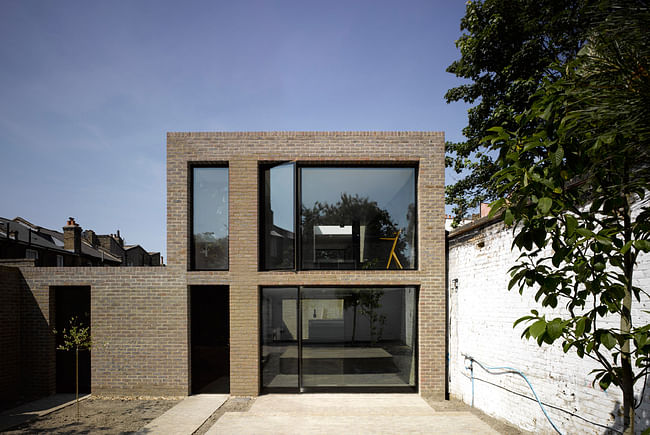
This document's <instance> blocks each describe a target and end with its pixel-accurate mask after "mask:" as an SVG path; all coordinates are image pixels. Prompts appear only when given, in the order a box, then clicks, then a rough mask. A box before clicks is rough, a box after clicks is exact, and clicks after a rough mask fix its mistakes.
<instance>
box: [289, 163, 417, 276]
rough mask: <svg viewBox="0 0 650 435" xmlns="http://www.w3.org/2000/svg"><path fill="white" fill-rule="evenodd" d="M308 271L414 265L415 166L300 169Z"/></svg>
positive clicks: (304, 265) (404, 267)
mask: <svg viewBox="0 0 650 435" xmlns="http://www.w3.org/2000/svg"><path fill="white" fill-rule="evenodd" d="M300 171H301V231H302V233H301V235H302V240H301V246H302V255H301V257H302V258H301V260H302V262H301V265H302V267H303V268H304V269H414V268H415V264H416V258H415V228H416V227H415V218H416V206H415V169H414V168H369V167H366V168H330V167H320V168H313V167H305V168H301V169H300Z"/></svg>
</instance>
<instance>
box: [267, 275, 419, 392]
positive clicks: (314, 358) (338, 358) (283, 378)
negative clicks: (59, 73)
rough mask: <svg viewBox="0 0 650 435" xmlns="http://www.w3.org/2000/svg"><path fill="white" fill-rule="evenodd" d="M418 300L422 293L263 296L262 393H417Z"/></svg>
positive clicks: (387, 290) (374, 290)
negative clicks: (292, 390) (274, 390)
mask: <svg viewBox="0 0 650 435" xmlns="http://www.w3.org/2000/svg"><path fill="white" fill-rule="evenodd" d="M298 293H299V298H298V300H296V296H297V294H298ZM416 293H417V292H416V288H415V287H360V288H359V287H302V288H300V289H299V290H298V289H296V288H292V289H278V288H265V289H263V290H262V313H261V314H262V334H263V337H262V343H263V344H262V346H263V349H262V372H263V373H262V378H263V382H262V384H263V386H264V387H266V388H268V387H270V388H273V387H274V386H280V385H282V386H285V385H286V386H291V387H293V388H299V389H300V391H309V390H312V391H318V390H332V391H337V390H341V391H345V390H362V391H383V390H386V391H398V390H400V391H403V390H409V391H410V390H415V388H416V372H417V355H416V348H417V337H416V331H417V319H416V312H417V294H416ZM296 302H297V303H298V305H297V306H296ZM272 306H274V307H275V308H271V307H272ZM282 307H284V308H282ZM278 319H282V320H281V321H280V320H278ZM275 328H280V329H281V330H283V331H285V332H278V331H277V330H276V329H275ZM278 334H280V335H279V337H280V338H283V337H284V339H277V338H274V337H278ZM282 334H285V335H284V336H282Z"/></svg>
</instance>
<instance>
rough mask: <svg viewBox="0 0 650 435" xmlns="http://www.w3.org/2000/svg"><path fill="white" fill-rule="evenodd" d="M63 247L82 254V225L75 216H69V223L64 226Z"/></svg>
mask: <svg viewBox="0 0 650 435" xmlns="http://www.w3.org/2000/svg"><path fill="white" fill-rule="evenodd" d="M63 248H64V249H66V250H68V251H72V252H74V253H75V254H81V227H80V226H79V225H77V223H76V222H75V221H74V218H73V217H69V218H68V222H67V225H66V226H64V227H63Z"/></svg>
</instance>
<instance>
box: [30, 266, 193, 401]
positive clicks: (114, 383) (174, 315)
mask: <svg viewBox="0 0 650 435" xmlns="http://www.w3.org/2000/svg"><path fill="white" fill-rule="evenodd" d="M20 270H21V272H22V276H23V278H24V282H25V284H26V291H24V292H23V293H24V294H23V307H22V311H21V312H22V325H23V328H22V347H23V357H22V361H23V371H24V372H25V373H29V376H23V387H24V388H25V389H26V390H29V391H31V392H33V393H34V394H37V395H47V394H51V393H53V392H55V390H56V376H55V375H56V372H55V371H56V355H55V344H54V335H53V333H52V328H53V327H54V325H55V318H56V317H55V316H56V307H55V306H54V305H55V304H54V291H53V290H52V288H53V287H55V286H89V287H90V291H91V330H92V335H93V348H92V351H91V352H92V353H91V355H92V357H91V376H92V392H93V393H94V394H119V395H186V394H188V391H189V386H188V385H189V382H188V314H187V297H188V296H187V286H186V285H185V281H184V277H183V276H182V275H179V274H175V275H174V274H172V273H170V272H169V271H168V270H167V269H166V268H150V267H133V268H109V267H104V268H102V267H65V268H38V267H37V268H34V267H23V268H21V269H20Z"/></svg>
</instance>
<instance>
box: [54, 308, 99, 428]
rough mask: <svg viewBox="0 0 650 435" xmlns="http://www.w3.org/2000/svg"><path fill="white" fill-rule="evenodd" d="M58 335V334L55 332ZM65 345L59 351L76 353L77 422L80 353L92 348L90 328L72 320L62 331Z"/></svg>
mask: <svg viewBox="0 0 650 435" xmlns="http://www.w3.org/2000/svg"><path fill="white" fill-rule="evenodd" d="M54 333H55V334H56V333H57V332H56V331H54ZM61 334H62V338H63V344H61V345H59V346H58V347H57V349H59V350H68V351H69V350H74V351H75V397H76V401H77V420H78V419H79V351H80V350H88V349H90V348H91V347H92V338H91V336H90V326H83V324H82V323H81V322H79V320H78V319H77V318H76V317H74V316H73V317H71V318H70V324H69V326H68V328H64V329H63V331H62V333H61Z"/></svg>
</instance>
